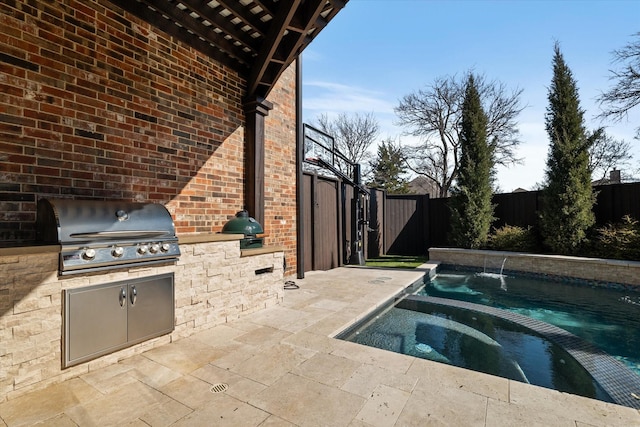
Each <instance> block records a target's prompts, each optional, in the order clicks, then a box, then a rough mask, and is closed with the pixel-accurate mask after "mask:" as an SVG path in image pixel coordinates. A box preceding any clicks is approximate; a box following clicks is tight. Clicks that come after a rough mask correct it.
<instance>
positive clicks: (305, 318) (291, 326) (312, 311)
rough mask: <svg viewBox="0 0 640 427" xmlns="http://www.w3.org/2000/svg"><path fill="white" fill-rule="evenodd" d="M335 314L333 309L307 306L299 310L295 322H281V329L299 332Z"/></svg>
mask: <svg viewBox="0 0 640 427" xmlns="http://www.w3.org/2000/svg"><path fill="white" fill-rule="evenodd" d="M334 314H335V313H334V312H333V311H328V310H322V309H318V308H312V307H307V308H305V309H303V310H300V311H298V317H297V318H296V319H295V320H294V321H293V322H290V323H286V324H281V325H280V326H279V329H282V330H283V331H287V332H291V333H297V332H300V331H303V330H305V329H307V328H309V327H310V326H313V325H315V324H316V323H318V322H320V321H321V320H323V319H326V318H327V317H329V316H333V315H334Z"/></svg>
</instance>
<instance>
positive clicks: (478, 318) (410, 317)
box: [342, 300, 611, 402]
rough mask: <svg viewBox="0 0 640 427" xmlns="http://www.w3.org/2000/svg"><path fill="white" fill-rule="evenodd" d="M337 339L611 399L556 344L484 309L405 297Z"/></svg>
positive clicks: (593, 396) (607, 399) (597, 397)
mask: <svg viewBox="0 0 640 427" xmlns="http://www.w3.org/2000/svg"><path fill="white" fill-rule="evenodd" d="M342 338H343V339H347V340H349V341H353V342H357V343H360V344H365V345H369V346H374V347H378V348H382V349H385V350H390V351H394V352H397V353H402V354H408V355H412V356H415V357H420V358H423V359H428V360H433V361H436V362H442V363H447V364H451V365H455V366H460V367H465V368H468V369H473V370H476V371H479V372H485V373H488V374H493V375H499V376H502V377H505V378H509V379H513V380H517V381H521V382H526V383H531V384H535V385H539V386H542V387H547V388H553V389H556V390H560V391H565V392H569V393H573V394H579V395H582V396H586V397H592V398H596V399H599V400H604V401H609V402H610V401H611V398H610V397H609V396H608V395H607V393H606V392H604V391H603V390H602V388H601V387H600V386H599V385H598V384H597V382H596V381H594V380H593V378H592V377H591V376H590V375H589V373H588V372H587V371H586V370H585V369H584V368H583V367H582V366H581V365H580V364H579V363H578V362H576V361H575V359H573V357H571V355H569V354H568V353H567V352H566V351H565V350H563V349H562V348H561V347H559V346H557V345H555V344H553V343H552V342H550V341H549V340H547V339H545V338H544V337H542V336H540V335H538V334H536V333H535V332H533V331H531V330H529V329H527V328H525V327H523V326H520V325H518V324H516V323H512V322H509V321H506V320H503V319H500V318H498V317H495V316H491V315H488V314H484V313H478V312H474V311H469V310H465V309H460V308H456V307H448V306H441V305H435V304H430V303H427V302H423V301H406V300H405V301H400V302H399V303H398V304H397V305H396V306H395V307H392V308H390V309H389V310H387V311H386V312H385V313H384V314H382V315H380V316H377V317H376V318H375V319H372V320H371V321H370V322H369V323H368V324H366V325H364V326H363V327H361V328H359V329H358V330H357V331H354V332H351V333H350V334H348V335H346V336H342Z"/></svg>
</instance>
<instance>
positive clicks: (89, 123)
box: [0, 0, 295, 271]
mask: <svg viewBox="0 0 640 427" xmlns="http://www.w3.org/2000/svg"><path fill="white" fill-rule="evenodd" d="M244 94H245V81H244V80H243V79H242V78H241V77H240V76H239V75H238V74H236V73H235V72H234V71H233V70H231V69H229V68H226V67H224V66H222V65H221V64H219V63H217V62H214V61H213V60H211V59H210V58H208V57H206V56H205V55H203V54H201V53H199V52H197V51H195V50H193V49H191V48H188V47H186V46H184V45H182V44H181V43H176V42H174V41H173V39H172V38H170V37H169V36H168V35H167V34H165V33H163V32H161V31H160V30H158V29H156V28H154V27H152V26H150V25H149V24H147V23H145V22H143V21H140V20H138V19H136V18H134V17H132V16H131V15H129V14H125V13H123V12H122V11H121V10H120V9H118V8H117V7H115V6H113V5H112V4H111V3H109V2H107V1H105V0H94V1H86V0H85V1H75V0H62V1H56V2H49V1H47V2H43V1H26V0H25V1H17V0H16V1H9V2H2V4H0V224H1V225H0V244H2V243H3V242H4V243H6V242H13V243H15V242H21V241H22V242H28V241H30V240H33V238H34V237H35V236H34V226H33V223H34V221H35V206H36V202H37V200H38V199H39V198H42V197H73V198H98V199H126V200H133V201H141V202H148V201H150V202H159V203H163V204H165V205H167V207H168V208H169V210H170V212H171V213H172V215H173V217H174V220H175V224H176V229H177V232H178V233H179V234H183V233H193V232H212V231H213V232H217V231H219V230H220V229H221V228H222V225H223V224H224V223H225V222H226V221H227V220H228V219H230V218H231V217H232V216H233V215H234V214H235V212H236V211H238V210H240V209H242V208H243V199H244V188H243V186H244V180H243V178H244V129H243V125H244V115H243V108H242V100H243V96H244ZM294 94H295V72H294V66H292V67H290V69H289V70H287V71H286V72H285V74H284V75H283V76H282V78H281V79H280V81H279V82H278V84H277V87H276V88H274V90H273V91H272V92H271V95H270V96H269V99H268V100H269V101H271V102H273V103H274V109H273V110H272V111H271V112H270V114H269V116H268V117H267V120H266V128H267V129H266V137H267V146H266V165H265V170H266V176H265V187H266V188H265V199H266V206H265V222H266V223H265V224H263V226H264V228H265V232H266V233H267V234H268V237H267V243H269V244H278V245H283V246H285V247H286V248H287V261H290V260H291V261H292V262H290V265H292V266H293V265H295V185H294V184H295V108H294V107H295V103H294ZM289 271H293V270H292V269H290V270H289Z"/></svg>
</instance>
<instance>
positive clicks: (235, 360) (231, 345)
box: [210, 341, 260, 370]
mask: <svg viewBox="0 0 640 427" xmlns="http://www.w3.org/2000/svg"><path fill="white" fill-rule="evenodd" d="M216 350H217V353H216V354H215V356H214V357H212V358H211V362H210V363H211V364H212V365H215V366H218V367H220V368H223V369H230V370H234V369H235V368H236V367H237V366H238V365H240V364H242V363H244V362H245V361H247V360H249V359H251V358H252V357H253V356H255V355H256V354H258V353H259V352H260V349H259V348H258V347H255V346H253V345H249V344H244V343H241V342H237V341H230V342H228V343H227V344H226V345H224V346H219V347H216Z"/></svg>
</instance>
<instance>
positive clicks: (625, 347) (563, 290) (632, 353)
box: [420, 271, 640, 376]
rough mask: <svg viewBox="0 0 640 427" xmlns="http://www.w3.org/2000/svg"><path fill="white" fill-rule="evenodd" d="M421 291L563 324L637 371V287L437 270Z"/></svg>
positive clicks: (639, 335)
mask: <svg viewBox="0 0 640 427" xmlns="http://www.w3.org/2000/svg"><path fill="white" fill-rule="evenodd" d="M420 294H422V295H428V296H434V297H441V298H449V299H455V300H460V301H467V302H472V303H476V304H483V305H488V306H491V307H496V308H500V309H503V310H508V311H512V312H515V313H519V314H522V315H525V316H528V317H531V318H534V319H537V320H541V321H543V322H547V323H550V324H552V325H555V326H558V327H560V328H562V329H565V330H567V331H569V332H571V333H573V334H575V335H577V336H579V337H580V338H582V339H584V340H586V341H588V342H590V343H592V344H593V345H595V346H596V347H598V348H600V349H601V350H603V351H605V352H607V353H608V354H610V355H611V356H613V357H615V358H616V359H618V360H620V361H621V362H622V363H624V364H625V365H626V366H628V367H629V368H630V369H631V370H632V371H634V372H635V373H636V374H638V375H639V376H640V351H639V350H638V349H640V292H638V291H631V290H622V289H610V288H605V287H600V286H589V285H586V284H583V283H569V282H564V281H558V280H542V279H533V278H528V277H519V276H517V275H514V274H506V275H501V274H495V273H493V274H491V273H482V272H480V273H474V272H463V273H461V272H456V271H438V274H437V276H436V277H435V278H433V279H431V281H430V282H429V283H428V284H427V285H426V286H425V288H424V290H423V291H421V292H420Z"/></svg>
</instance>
